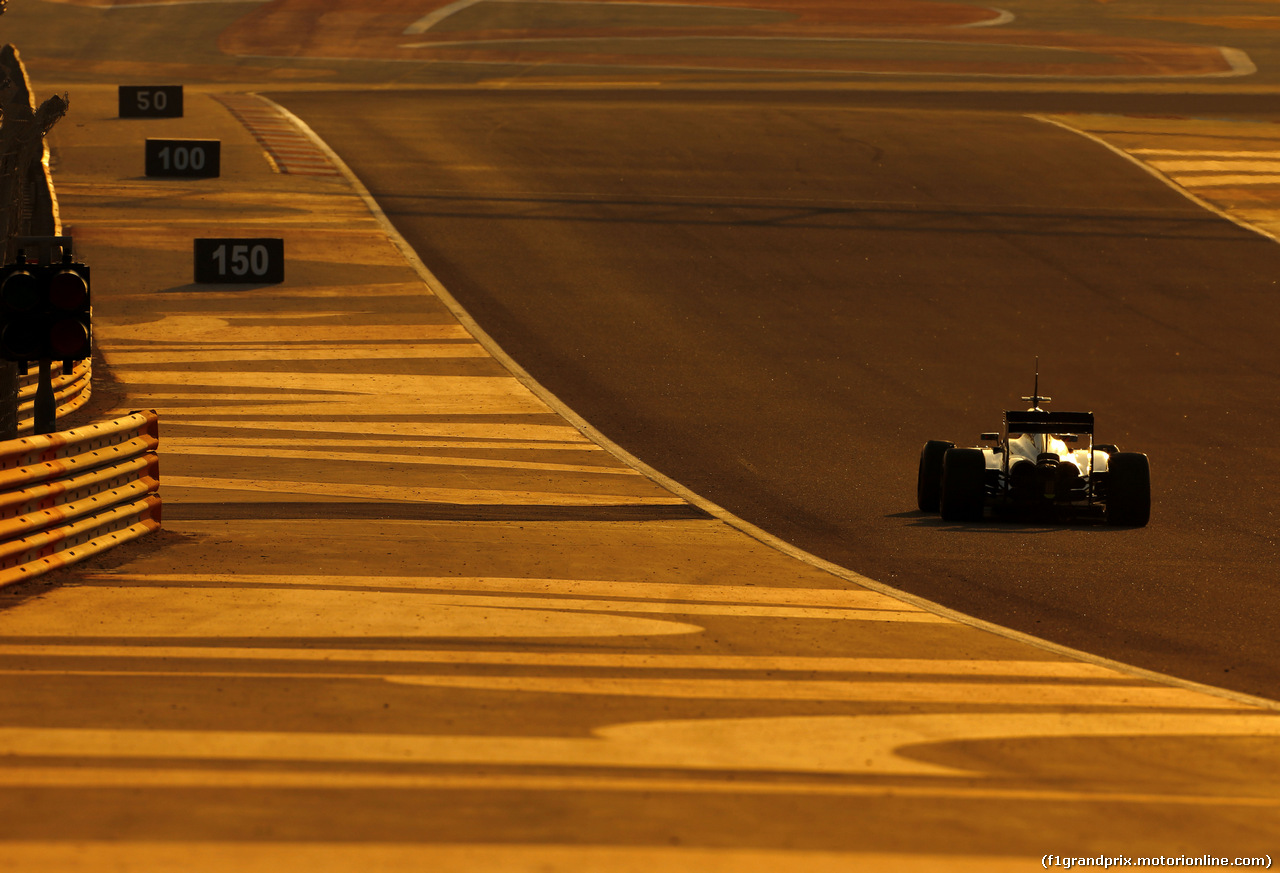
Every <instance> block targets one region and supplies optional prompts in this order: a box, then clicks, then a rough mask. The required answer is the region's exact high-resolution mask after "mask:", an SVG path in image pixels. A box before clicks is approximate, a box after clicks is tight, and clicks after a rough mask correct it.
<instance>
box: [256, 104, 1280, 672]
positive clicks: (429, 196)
mask: <svg viewBox="0 0 1280 873" xmlns="http://www.w3.org/2000/svg"><path fill="white" fill-rule="evenodd" d="M280 99H281V100H282V102H284V103H285V104H286V105H288V106H289V107H290V108H291V109H292V110H294V111H295V112H297V113H298V114H299V115H301V116H302V117H303V118H304V119H306V120H307V121H308V123H310V124H311V125H312V126H313V127H314V128H315V129H316V130H317V132H318V133H319V134H320V135H321V136H322V137H324V138H325V139H326V140H327V141H328V142H329V143H330V144H331V145H333V147H334V148H335V149H336V150H337V151H338V152H339V153H340V154H341V155H342V156H343V157H344V159H345V160H346V161H348V163H349V164H350V165H351V166H352V168H353V169H354V171H355V172H356V173H357V175H358V176H360V178H361V179H362V180H363V181H364V182H365V184H366V185H367V186H368V187H369V188H370V189H371V191H372V193H373V194H374V196H375V197H377V199H378V201H379V202H380V204H381V205H382V206H383V207H384V208H385V209H386V210H387V212H388V213H389V214H390V216H391V218H392V220H393V221H394V222H395V223H396V225H397V227H398V228H400V230H401V231H402V232H403V233H404V234H405V235H406V236H407V237H408V238H409V240H410V241H411V243H412V244H413V245H414V247H415V248H416V249H417V251H418V252H419V253H420V254H421V256H422V257H423V259H424V261H426V263H427V264H429V265H430V267H431V268H432V270H433V271H435V272H436V273H437V275H438V276H439V277H440V278H441V279H442V281H443V282H444V284H445V285H446V287H448V288H449V289H450V291H451V292H452V293H453V294H454V295H455V296H456V297H457V298H458V299H459V300H460V302H461V303H462V304H463V305H464V306H465V307H466V308H467V310H468V311H469V312H470V313H471V314H472V315H473V316H475V317H476V319H477V320H478V321H479V322H480V324H481V325H482V326H483V327H484V328H485V329H486V330H487V331H489V332H490V333H491V334H492V335H493V336H494V337H495V338H496V339H497V340H498V342H499V343H500V344H501V345H502V346H503V347H504V348H505V349H506V351H508V352H509V353H510V354H511V355H512V356H513V357H514V358H515V359H516V360H517V361H518V362H519V363H520V364H521V365H523V366H524V367H525V368H527V369H528V370H529V371H530V372H531V373H532V374H533V375H534V376H535V377H536V378H537V379H539V380H540V381H541V382H542V383H543V384H544V385H545V386H546V387H547V388H548V389H550V390H551V391H552V392H553V393H554V394H555V395H557V396H558V397H559V398H560V399H561V400H563V401H564V402H565V403H566V404H567V405H568V406H569V407H571V408H572V409H574V410H575V411H576V412H578V413H579V414H581V415H582V416H583V417H584V418H586V419H587V420H588V421H589V422H591V423H592V424H593V425H595V426H596V427H598V428H599V429H600V430H601V431H602V432H603V433H604V434H605V435H606V436H608V437H609V438H610V439H612V440H615V441H616V442H618V443H619V444H621V445H622V446H623V447H624V448H626V449H628V450H629V451H631V452H632V453H634V454H635V455H637V456H638V457H640V458H641V459H642V460H644V461H646V462H647V463H649V464H651V465H653V466H654V467H656V468H657V469H659V470H660V471H661V472H663V473H665V474H667V475H668V476H671V477H672V478H674V479H676V480H677V481H679V482H681V483H683V484H685V485H687V486H688V487H689V488H691V489H692V490H693V491H695V492H697V493H699V494H701V495H703V496H705V497H707V498H709V499H711V500H713V501H715V502H716V503H718V504H720V505H722V506H724V507H726V508H728V509H729V510H731V511H733V512H734V513H736V514H738V515H740V516H742V517H743V518H745V519H747V520H748V521H750V522H753V523H755V524H758V525H760V526H761V527H764V528H765V529H767V530H769V531H770V532H772V533H774V534H776V535H778V536H780V537H782V538H783V539H785V540H787V541H789V542H792V543H794V544H795V545H797V546H800V547H802V548H804V549H806V550H808V551H810V552H813V553H814V554H817V555H819V556H821V557H823V558H826V559H828V560H831V561H834V562H836V563H839V564H841V565H843V566H847V567H850V568H853V569H856V570H857V571H859V572H862V573H865V574H867V575H869V576H871V577H872V578H875V579H878V580H880V581H883V582H886V583H889V584H892V585H894V586H897V587H900V588H902V589H903V590H906V591H910V592H912V593H915V594H919V595H922V596H925V597H927V598H930V599H932V600H935V601H937V602H940V603H943V604H945V605H947V606H950V607H952V608H955V609H958V610H961V611H963V612H966V613H969V614H973V615H976V616H979V617H981V618H984V619H988V620H991V621H994V622H997V623H1000V624H1004V625H1008V626H1010V627H1013V628H1016V629H1019V630H1023V631H1027V632H1030V633H1033V634H1036V635H1038V636H1042V637H1046V638H1048V639H1051V640H1054V641H1056V642H1060V643H1065V644H1068V645H1071V646H1075V647H1078V648H1081V649H1085V650H1088V651H1091V652H1095V653H1098V654H1102V655H1105V656H1108V657H1112V658H1116V659H1119V660H1122V661H1126V662H1130V663H1135V664H1138V665H1140V666H1143V667H1147V668H1151V669H1156V670H1160V671H1166V672H1170V673H1173V674H1176V675H1179V676H1182V677H1186V678H1190V679H1194V680H1197V681H1201V682H1208V683H1212V684H1217V685H1222V686H1225V687H1229V688H1233V689H1238V690H1242V691H1247V692H1250V693H1254V694H1260V695H1265V696H1275V695H1276V694H1278V693H1280V669H1277V664H1278V663H1280V658H1277V649H1276V643H1275V638H1274V628H1273V622H1272V616H1273V615H1275V614H1276V611H1277V609H1278V608H1280V594H1277V587H1276V585H1275V579H1276V574H1275V561H1276V543H1275V536H1274V532H1273V523H1274V522H1273V519H1274V517H1275V515H1276V512H1277V510H1278V509H1280V498H1278V497H1277V496H1276V493H1275V492H1274V490H1273V489H1270V488H1268V487H1267V486H1266V485H1265V483H1267V482H1272V481H1276V477H1277V474H1278V473H1280V470H1278V469H1277V463H1276V461H1275V459H1274V455H1273V454H1272V453H1269V452H1268V451H1266V449H1265V446H1266V444H1267V442H1268V440H1267V437H1266V434H1268V433H1272V432H1274V431H1275V430H1276V427H1277V424H1278V423H1280V421H1278V419H1280V415H1277V413H1276V411H1275V410H1274V409H1273V408H1272V407H1271V406H1270V405H1269V404H1268V402H1267V399H1268V398H1270V397H1272V396H1273V395H1274V394H1275V393H1276V387H1277V371H1278V366H1277V365H1278V364H1280V353H1277V351H1276V349H1275V346H1274V343H1273V332H1274V328H1273V325H1274V324H1275V323H1276V321H1277V317H1278V316H1280V302H1278V301H1277V298H1276V296H1275V291H1276V281H1277V280H1276V278H1275V277H1277V276H1278V275H1280V247H1278V246H1277V245H1276V244H1275V243H1273V242H1271V241H1269V240H1266V239H1264V238H1262V237H1260V236H1257V235H1255V234H1252V233H1249V232H1247V231H1244V230H1241V229H1240V228H1238V227H1236V226H1234V225H1232V224H1231V223H1229V222H1227V221H1225V220H1222V219H1220V218H1218V217H1215V216H1213V215H1211V214H1209V213H1207V212H1205V211H1204V210H1202V209H1201V208H1199V207H1198V206H1196V205H1195V204H1193V203H1192V202H1190V201H1188V200H1187V199H1185V198H1184V197H1183V196H1181V195H1180V194H1179V193H1177V192H1175V191H1174V190H1171V189H1170V188H1169V187H1167V186H1165V185H1163V184H1161V183H1160V182H1158V181H1157V180H1156V179H1154V178H1152V177H1151V176H1150V175H1148V174H1146V173H1144V172H1143V171H1142V170H1140V169H1139V168H1137V167H1135V166H1134V165H1132V164H1130V163H1129V162H1126V161H1124V160H1123V159H1121V158H1119V157H1117V156H1115V155H1113V154H1111V153H1109V152H1108V151H1107V150H1105V149H1104V148H1102V147H1100V146H1099V145H1097V144H1096V143H1092V142H1089V141H1088V140H1086V139H1084V138H1082V137H1079V136H1076V135H1074V134H1072V133H1070V132H1067V131H1064V130H1062V129H1059V128H1057V127H1054V126H1051V125H1049V124H1046V123H1044V122H1042V121H1040V120H1036V119H1033V118H1029V117H1025V116H1024V115H1022V114H1020V113H1021V112H1022V111H1024V110H1027V109H1030V108H1032V106H1033V105H1034V101H1030V102H1029V101H1028V100H1027V98H1026V97H1018V98H1012V99H1011V102H1010V103H1006V102H1005V101H1006V98H999V97H990V96H987V97H984V98H980V97H971V98H970V99H969V100H968V101H966V104H967V105H969V106H976V105H986V106H987V107H989V108H994V107H1000V108H1005V107H1006V106H1008V107H1009V108H1013V109H1015V110H1016V111H1014V112H1009V111H1002V112H993V111H976V110H973V111H953V110H948V109H945V108H941V107H940V106H939V105H938V104H939V103H942V102H944V101H941V100H938V99H936V98H928V97H921V96H918V95H917V96H912V97H905V98H902V97H898V96H896V95H883V94H882V95H876V96H874V97H870V98H868V97H865V96H863V95H856V96H855V95H842V96H831V95H792V94H789V95H785V96H783V95H779V96H768V95H764V96H758V97H745V96H716V95H706V94H702V95H690V96H689V97H688V98H687V99H682V97H681V96H678V95H673V94H664V95H663V96H662V98H661V100H658V99H649V98H646V97H644V96H636V95H633V96H630V97H625V96H623V97H620V96H618V95H609V96H607V97H595V96H590V95H586V96H566V97H559V98H557V97H552V96H548V95H543V97H542V98H541V99H538V100H532V99H530V97H529V96H528V95H525V94H520V95H477V94H471V95H460V94H455V95H439V94H430V95H415V94H412V93H403V94H376V95H371V94H367V93H366V94H359V95H354V94H348V95H345V96H344V95H335V94H325V95H323V96H320V95H315V96H311V95H302V94H291V95H286V96H283V97H281V98H280ZM1070 99H1071V100H1081V99H1082V98H1070ZM1144 99H1145V98H1144ZM899 100H901V101H902V102H903V103H904V104H906V105H905V107H904V108H901V109H898V108H893V104H894V103H895V102H897V101H899ZM1168 101H1169V103H1168V108H1174V107H1175V105H1177V107H1178V108H1181V109H1183V110H1186V111H1190V112H1194V111H1196V110H1197V109H1204V108H1206V107H1205V106H1204V105H1203V104H1202V103H1201V102H1199V101H1198V100H1197V99H1195V98H1193V99H1192V100H1191V101H1190V102H1189V103H1183V104H1176V102H1175V100H1174V98H1168ZM1101 102H1102V103H1103V105H1104V108H1105V105H1106V104H1107V103H1110V104H1111V106H1112V108H1113V109H1117V108H1120V109H1122V108H1124V106H1125V102H1126V100H1125V98H1121V97H1119V96H1116V97H1113V98H1108V99H1107V100H1103V101H1101ZM1218 102H1219V108H1220V109H1221V111H1222V112H1224V113H1227V112H1232V111H1242V112H1249V111H1251V110H1253V109H1256V108H1257V105H1256V104H1255V103H1253V101H1252V100H1250V99H1249V98H1245V100H1244V102H1243V103H1235V102H1233V101H1231V100H1228V99H1226V98H1223V99H1221V100H1220V101H1218ZM1082 103H1083V101H1082ZM357 105H358V109H357ZM1039 105H1040V106H1042V107H1043V108H1046V109H1062V108H1063V104H1062V103H1061V102H1059V101H1057V100H1055V99H1049V100H1045V101H1044V102H1042V103H1040V104H1039ZM1142 105H1144V106H1145V105H1148V104H1146V103H1143V104H1142ZM1082 108H1083V106H1082ZM1036 356H1039V358H1040V361H1041V370H1042V382H1041V386H1042V389H1043V390H1044V391H1045V393H1048V394H1049V395H1051V396H1053V397H1055V398H1056V400H1055V402H1054V403H1053V404H1052V408H1055V409H1059V410H1068V409H1087V410H1092V411H1094V412H1095V413H1096V415H1097V420H1098V436H1097V439H1098V441H1099V442H1112V443H1118V444H1120V446H1121V448H1122V449H1124V450H1132V451H1144V452H1147V453H1148V454H1149V455H1150V456H1151V459H1152V466H1153V471H1154V472H1153V477H1154V480H1155V485H1154V490H1155V497H1154V503H1155V505H1154V510H1153V519H1152V522H1151V525H1150V526H1149V527H1147V528H1145V529H1140V530H1113V529H1107V528H1104V527H1096V526H1086V527H1065V528H1064V527H1056V526H1041V525H1018V524H994V525H982V526H976V527H975V526H955V525H949V524H944V523H942V522H940V521H939V520H937V519H936V518H934V517H928V516H923V515H920V514H918V513H917V512H915V506H914V496H913V495H914V484H915V483H914V477H915V471H916V461H917V456H918V452H919V447H920V445H921V444H923V442H924V441H925V440H926V439H932V438H940V439H950V440H954V441H956V442H958V443H962V444H963V443H972V442H973V441H976V438H977V435H978V433H979V432H981V431H985V430H993V429H996V428H998V426H999V422H1000V416H1001V413H1002V410H1003V409H1005V408H1006V406H1007V407H1008V408H1017V407H1018V406H1019V405H1020V402H1019V400H1018V398H1019V397H1020V396H1021V395H1024V394H1027V393H1029V391H1030V389H1031V376H1032V365H1033V361H1034V358H1035V357H1036Z"/></svg>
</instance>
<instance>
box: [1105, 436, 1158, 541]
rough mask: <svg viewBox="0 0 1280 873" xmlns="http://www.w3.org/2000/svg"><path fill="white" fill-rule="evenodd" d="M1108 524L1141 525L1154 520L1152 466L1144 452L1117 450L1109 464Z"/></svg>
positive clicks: (1118, 525) (1121, 525)
mask: <svg viewBox="0 0 1280 873" xmlns="http://www.w3.org/2000/svg"><path fill="white" fill-rule="evenodd" d="M1107 470H1108V473H1107V524H1110V525H1114V526H1116V527H1142V526H1143V525H1145V524H1146V523H1147V522H1148V521H1149V520H1150V519H1151V465H1150V463H1149V462H1148V461H1147V456H1146V455H1144V454H1142V453H1141V452H1118V453H1116V454H1114V455H1112V456H1111V461H1110V463H1109V464H1108V467H1107Z"/></svg>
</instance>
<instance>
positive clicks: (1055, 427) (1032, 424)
mask: <svg viewBox="0 0 1280 873" xmlns="http://www.w3.org/2000/svg"><path fill="white" fill-rule="evenodd" d="M1004 427H1005V433H1049V434H1068V433H1074V434H1088V435H1090V436H1092V435H1093V413H1092V412H1045V411H1044V410H1041V409H1033V410H1031V411H1029V412H1018V411H1016V410H1010V411H1009V412H1006V413H1005V414H1004Z"/></svg>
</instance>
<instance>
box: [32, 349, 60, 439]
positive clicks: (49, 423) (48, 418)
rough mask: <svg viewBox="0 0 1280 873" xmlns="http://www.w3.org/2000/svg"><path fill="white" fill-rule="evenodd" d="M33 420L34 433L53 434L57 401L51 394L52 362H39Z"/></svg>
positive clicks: (55, 424)
mask: <svg viewBox="0 0 1280 873" xmlns="http://www.w3.org/2000/svg"><path fill="white" fill-rule="evenodd" d="M35 400H36V402H35V408H34V409H33V410H32V413H33V416H34V419H35V422H34V423H35V432H36V433H53V431H54V428H55V427H56V426H57V420H58V401H57V399H56V398H55V397H54V393H53V362H52V361H41V362H40V381H39V383H38V384H37V385H36V398H35Z"/></svg>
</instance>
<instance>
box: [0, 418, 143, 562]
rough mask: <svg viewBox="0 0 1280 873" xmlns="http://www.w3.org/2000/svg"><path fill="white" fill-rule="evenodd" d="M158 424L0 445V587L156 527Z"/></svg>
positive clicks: (113, 424)
mask: <svg viewBox="0 0 1280 873" xmlns="http://www.w3.org/2000/svg"><path fill="white" fill-rule="evenodd" d="M159 445H160V420H159V417H158V416H157V415H156V414H155V412H135V413H133V414H132V415H128V416H125V417H124V418H119V419H116V420H115V421H109V422H103V423H100V424H90V425H85V426H84V427H78V428H75V429H74V430H67V431H62V432H61V433H52V434H44V435H41V436H28V437H21V438H19V439H16V440H8V441H5V442H0V587H3V586H5V585H9V584H12V583H14V582H17V581H20V580H22V579H30V578H32V577H35V576H38V575H40V574H41V573H46V572H48V571H49V570H53V569H56V568H58V567H65V566H67V565H68V564H73V563H75V562H76V561H81V560H83V559H85V558H88V557H90V556H91V555H96V554H98V553H100V552H103V551H105V550H107V549H109V548H111V547H112V546H114V545H118V544H120V543H123V542H128V541H129V540H132V539H136V538H137V537H140V536H142V535H143V534H146V533H150V532H151V531H153V530H156V529H158V528H159V527H160V505H161V504H160V493H159V492H160V461H159V456H158V455H157V454H156V450H157V448H159Z"/></svg>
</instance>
